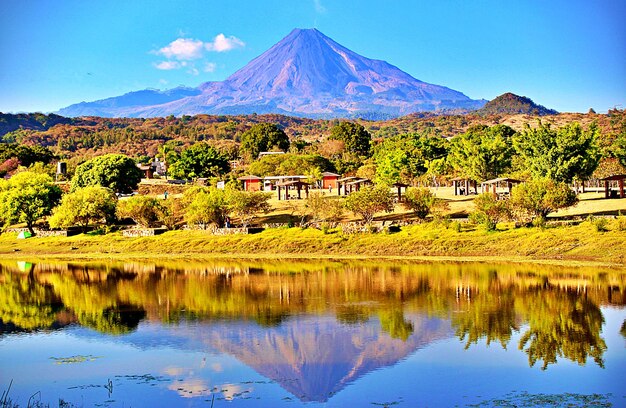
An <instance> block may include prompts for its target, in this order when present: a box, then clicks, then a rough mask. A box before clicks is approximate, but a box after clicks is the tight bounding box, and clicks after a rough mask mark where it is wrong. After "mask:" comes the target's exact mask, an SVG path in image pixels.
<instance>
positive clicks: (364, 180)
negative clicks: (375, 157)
mask: <svg viewBox="0 0 626 408" xmlns="http://www.w3.org/2000/svg"><path fill="white" fill-rule="evenodd" d="M355 178H356V177H355ZM371 182H372V180H370V179H356V180H354V181H351V182H349V183H346V184H364V183H371Z"/></svg>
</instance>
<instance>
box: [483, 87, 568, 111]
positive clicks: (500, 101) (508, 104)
mask: <svg viewBox="0 0 626 408" xmlns="http://www.w3.org/2000/svg"><path fill="white" fill-rule="evenodd" d="M476 113H478V114H480V115H494V114H505V115H515V114H519V113H522V114H525V115H538V116H545V115H556V114H557V113H558V112H557V111H555V110H553V109H548V108H546V107H545V106H542V105H537V104H536V103H535V102H533V101H532V99H530V98H527V97H525V96H519V95H515V94H513V93H510V92H507V93H505V94H502V95H500V96H498V97H497V98H495V99H493V100H492V101H489V102H487V104H486V105H485V106H483V107H482V108H481V109H479V110H477V111H476Z"/></svg>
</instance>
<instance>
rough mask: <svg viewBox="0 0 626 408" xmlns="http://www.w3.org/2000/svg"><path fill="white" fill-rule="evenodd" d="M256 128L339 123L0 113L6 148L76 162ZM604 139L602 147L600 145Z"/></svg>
mask: <svg viewBox="0 0 626 408" xmlns="http://www.w3.org/2000/svg"><path fill="white" fill-rule="evenodd" d="M537 118H538V117H533V116H527V115H503V114H491V115H482V116H481V115H479V114H467V115H436V114H433V113H420V114H412V115H408V116H404V117H401V118H395V119H389V120H385V121H368V120H363V119H355V120H351V122H354V123H359V124H361V125H362V126H364V127H365V129H366V130H367V131H368V132H369V133H370V134H371V136H372V138H373V139H374V140H378V139H384V138H388V137H392V136H397V135H401V134H406V133H428V134H429V135H431V136H437V137H452V136H456V135H459V134H462V133H465V132H466V131H467V130H468V129H469V128H471V127H473V126H476V125H487V126H493V125H497V124H505V125H507V126H510V127H512V128H513V129H514V130H516V131H521V130H522V129H523V126H524V124H525V123H530V124H531V126H534V124H535V122H536V119H537ZM542 121H543V123H550V124H552V125H553V126H557V127H560V126H562V125H564V124H567V123H571V122H574V121H577V122H579V123H581V125H583V126H584V127H586V126H588V125H589V124H590V123H592V122H595V123H596V124H597V126H598V129H599V130H600V133H599V138H600V144H610V142H611V139H612V138H613V137H614V135H615V134H616V133H619V131H620V130H619V127H620V123H621V122H624V111H623V110H618V109H615V110H611V111H609V113H608V114H607V115H597V114H559V115H551V116H543V117H542ZM258 123H274V124H276V125H278V126H279V127H280V128H281V129H283V130H284V131H285V133H286V134H287V135H288V136H289V138H290V139H291V140H304V141H306V142H309V143H312V142H321V141H323V140H324V139H325V138H327V137H328V136H329V135H330V132H331V129H332V128H333V126H335V125H337V124H338V123H340V121H339V120H337V119H333V120H324V119H319V120H313V119H305V118H296V117H289V116H283V115H275V114H268V115H246V116H214V115H196V116H186V115H184V116H182V117H180V118H176V117H173V116H169V117H165V118H150V119H130V118H122V119H119V118H118V119H115V118H99V117H84V118H73V119H71V118H63V117H61V116H58V115H53V114H51V115H43V114H39V113H34V114H18V115H12V114H2V113H0V137H1V138H2V141H4V142H8V143H14V142H17V143H22V144H28V145H40V146H46V147H49V148H50V149H51V150H53V152H54V153H55V154H56V155H58V156H60V157H63V158H65V159H67V158H77V160H78V161H80V160H84V159H85V158H90V157H93V156H94V155H96V154H105V153H124V154H127V155H129V156H131V157H139V156H145V155H148V156H154V155H155V154H157V152H158V149H159V146H161V145H162V144H163V143H165V142H167V141H177V142H180V143H182V144H183V145H190V144H192V143H194V142H197V141H214V140H229V141H234V142H239V140H240V138H241V135H242V134H243V133H244V132H246V131H247V130H249V129H250V128H251V127H252V126H253V125H255V124H258ZM605 139H606V143H605Z"/></svg>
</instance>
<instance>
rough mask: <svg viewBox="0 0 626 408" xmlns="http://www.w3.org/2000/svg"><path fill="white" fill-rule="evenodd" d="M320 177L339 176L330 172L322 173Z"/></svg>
mask: <svg viewBox="0 0 626 408" xmlns="http://www.w3.org/2000/svg"><path fill="white" fill-rule="evenodd" d="M322 177H339V174H336V173H331V172H330V171H325V172H323V173H322Z"/></svg>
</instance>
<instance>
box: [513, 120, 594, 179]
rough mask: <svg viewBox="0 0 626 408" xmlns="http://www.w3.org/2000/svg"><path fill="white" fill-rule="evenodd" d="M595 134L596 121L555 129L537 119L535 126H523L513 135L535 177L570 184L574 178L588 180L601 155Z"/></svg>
mask: <svg viewBox="0 0 626 408" xmlns="http://www.w3.org/2000/svg"><path fill="white" fill-rule="evenodd" d="M597 134H598V128H597V126H595V124H592V125H590V126H589V128H588V129H587V130H583V129H582V127H581V126H580V124H578V123H571V124H568V125H565V126H563V127H560V128H559V129H557V130H554V129H552V128H551V127H550V125H549V124H544V123H542V122H539V126H538V127H537V128H535V129H533V128H531V127H530V126H528V125H526V128H525V130H524V131H523V132H522V133H521V134H519V135H518V136H517V137H516V138H514V145H515V150H517V152H518V153H519V155H520V156H521V157H522V159H523V160H524V163H525V165H526V167H528V168H529V169H530V172H531V174H532V176H533V177H534V178H549V179H551V180H554V181H557V182H561V181H562V182H565V183H571V182H572V180H574V179H578V180H587V179H589V177H591V175H592V173H593V171H594V170H595V169H596V167H597V166H598V163H599V161H600V158H601V155H600V150H599V149H598V146H597Z"/></svg>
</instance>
